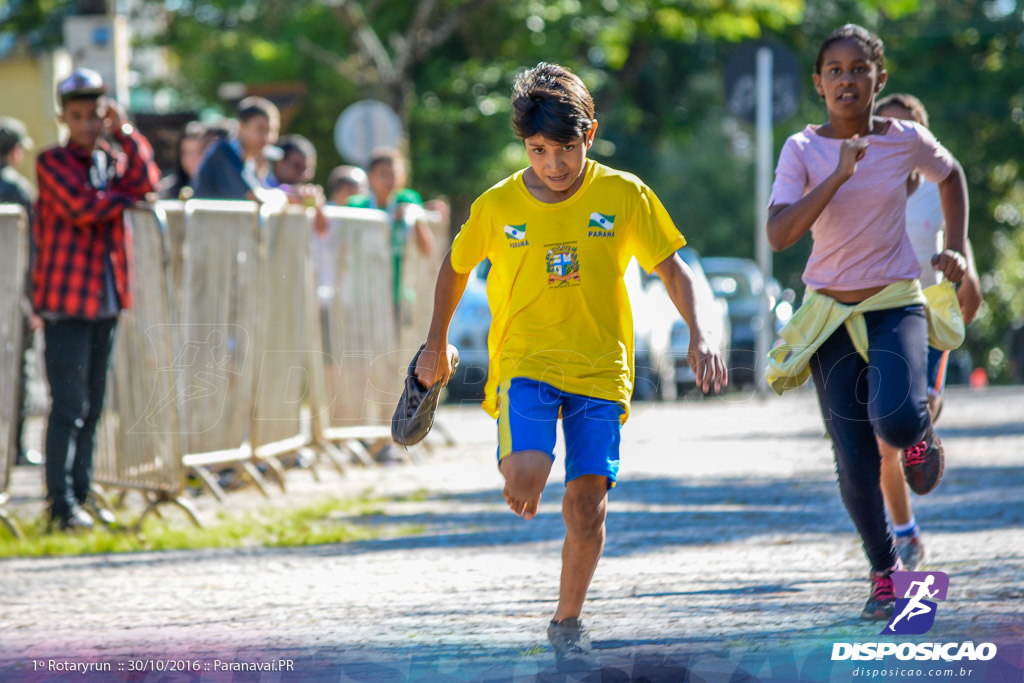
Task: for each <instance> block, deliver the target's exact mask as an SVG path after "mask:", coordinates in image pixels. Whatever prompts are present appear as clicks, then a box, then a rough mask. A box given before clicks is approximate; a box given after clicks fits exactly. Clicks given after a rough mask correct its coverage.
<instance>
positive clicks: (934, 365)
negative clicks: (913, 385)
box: [928, 346, 949, 396]
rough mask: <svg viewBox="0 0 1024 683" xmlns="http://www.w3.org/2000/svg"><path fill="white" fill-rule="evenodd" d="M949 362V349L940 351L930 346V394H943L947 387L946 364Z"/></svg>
mask: <svg viewBox="0 0 1024 683" xmlns="http://www.w3.org/2000/svg"><path fill="white" fill-rule="evenodd" d="M948 364H949V351H939V350H938V349H933V348H932V347H930V346H929V347H928V395H929V396H942V390H943V389H945V388H946V366H947V365H948Z"/></svg>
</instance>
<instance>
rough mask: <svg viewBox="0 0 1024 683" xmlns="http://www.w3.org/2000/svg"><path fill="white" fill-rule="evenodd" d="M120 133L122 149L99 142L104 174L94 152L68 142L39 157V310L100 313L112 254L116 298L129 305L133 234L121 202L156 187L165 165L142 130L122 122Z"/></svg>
mask: <svg viewBox="0 0 1024 683" xmlns="http://www.w3.org/2000/svg"><path fill="white" fill-rule="evenodd" d="M115 138H116V140H117V142H118V143H119V144H120V145H121V147H122V148H123V149H124V152H123V153H122V152H119V151H115V150H113V149H111V148H110V146H109V145H107V143H106V142H100V144H99V147H98V149H97V150H96V151H97V153H99V154H101V155H103V156H104V157H105V161H106V166H107V172H106V173H105V174H102V175H105V177H101V173H100V172H99V168H98V167H97V165H96V164H95V163H94V158H93V153H92V152H91V151H89V150H85V149H82V148H81V147H78V146H76V145H74V144H73V143H70V142H69V143H68V144H67V145H65V146H64V147H52V148H50V149H47V150H45V151H43V152H42V153H41V154H40V155H39V158H38V159H37V160H36V173H37V174H38V179H39V198H38V199H37V200H36V211H35V217H34V221H33V225H32V230H33V234H34V236H35V241H36V245H37V246H36V248H37V251H36V258H35V260H34V262H33V264H32V305H33V307H34V308H35V310H36V311H38V312H50V313H59V314H62V315H67V316H71V317H74V318H86V319H93V318H95V317H96V316H97V314H98V313H99V311H100V305H101V297H102V296H103V292H104V277H105V270H106V259H107V258H108V257H109V259H110V264H111V266H112V269H113V274H114V287H115V289H116V290H117V296H118V301H119V302H120V304H121V307H122V308H129V307H131V302H132V297H131V272H132V263H131V259H132V249H131V234H130V233H128V232H127V231H126V230H125V227H124V209H125V207H127V206H130V205H131V204H133V203H134V202H136V201H139V200H141V199H143V198H144V197H145V195H146V193H148V192H152V191H154V189H155V188H156V186H157V183H158V182H159V179H160V172H159V170H158V169H157V167H156V164H155V163H153V149H152V147H150V146H149V141H147V140H146V138H145V137H144V136H143V135H142V134H141V133H139V132H138V131H135V130H134V129H131V132H130V133H129V134H125V133H124V132H123V131H121V130H119V131H117V134H116V136H115Z"/></svg>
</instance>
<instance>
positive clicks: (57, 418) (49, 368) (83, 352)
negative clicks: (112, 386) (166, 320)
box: [43, 318, 117, 515]
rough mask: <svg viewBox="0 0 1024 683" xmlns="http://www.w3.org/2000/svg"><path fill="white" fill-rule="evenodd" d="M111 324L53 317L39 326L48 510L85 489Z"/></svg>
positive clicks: (62, 506) (63, 506)
mask: <svg viewBox="0 0 1024 683" xmlns="http://www.w3.org/2000/svg"><path fill="white" fill-rule="evenodd" d="M116 325H117V319H116V318H111V319H109V320H95V321H93V320H58V321H55V322H51V321H47V322H46V325H45V327H44V328H43V333H44V335H45V339H46V352H45V357H46V376H47V379H48V380H49V383H50V398H51V406H50V417H49V419H48V420H47V423H46V493H47V496H46V497H47V498H48V499H49V501H50V510H51V514H53V515H65V514H67V513H68V511H69V510H70V509H71V507H72V506H73V505H74V504H75V503H76V502H78V503H82V502H85V499H86V497H87V496H88V495H89V485H90V483H91V480H92V451H93V444H94V441H95V436H96V424H97V423H98V422H99V419H100V414H101V413H102V412H103V395H104V394H105V393H106V388H107V366H108V365H109V359H110V350H111V347H112V346H113V344H114V329H115V327H116ZM69 459H70V460H71V476H70V477H68V460H69ZM69 479H70V483H71V486H70V487H69V486H68V480H69Z"/></svg>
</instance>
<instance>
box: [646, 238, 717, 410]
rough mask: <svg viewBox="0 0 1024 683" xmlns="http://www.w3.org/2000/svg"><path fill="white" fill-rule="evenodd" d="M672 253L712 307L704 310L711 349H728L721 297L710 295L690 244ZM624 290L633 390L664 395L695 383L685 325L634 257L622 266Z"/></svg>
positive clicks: (678, 392) (660, 285)
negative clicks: (628, 308)
mask: <svg viewBox="0 0 1024 683" xmlns="http://www.w3.org/2000/svg"><path fill="white" fill-rule="evenodd" d="M678 254H679V256H680V258H682V259H683V261H684V262H685V263H686V264H687V265H688V266H689V267H690V270H692V271H693V274H694V277H695V285H696V286H697V287H698V288H701V289H703V290H704V293H705V295H706V296H707V298H709V299H711V300H712V302H713V303H712V306H713V310H712V311H710V312H709V313H708V314H707V315H706V316H705V319H706V320H709V321H710V323H709V329H708V330H707V332H708V335H709V337H710V338H711V340H712V343H713V344H715V347H716V349H717V350H719V351H720V352H722V353H723V354H728V352H729V346H730V342H729V337H730V328H729V317H728V314H727V305H726V303H725V300H724V299H721V298H719V297H715V296H714V294H713V292H712V290H711V287H710V285H709V284H708V281H707V278H706V277H705V275H704V269H703V268H702V266H701V260H700V257H699V255H698V254H697V251H696V250H694V249H693V248H692V247H683V248H682V249H680V250H679V251H678ZM626 290H627V291H628V292H629V300H630V306H631V307H632V308H633V336H634V346H635V369H636V378H635V383H634V391H633V395H634V396H635V397H636V398H638V399H641V400H645V399H647V400H650V399H661V400H666V399H672V398H675V397H677V396H680V395H682V394H684V393H685V392H687V391H689V390H692V389H693V388H695V386H696V378H695V376H694V374H693V371H692V370H691V369H690V367H689V365H688V364H687V361H686V359H687V354H688V352H689V346H690V330H689V328H688V327H687V325H686V322H685V321H684V320H683V318H682V316H681V315H679V311H678V310H677V309H676V307H675V304H673V303H672V299H671V298H670V297H669V295H668V291H667V290H666V289H665V285H664V284H663V283H662V281H661V278H659V277H658V276H657V275H656V274H651V273H647V272H645V271H644V270H643V269H642V268H640V266H639V264H638V263H637V262H636V260H635V259H634V260H633V261H631V262H630V264H629V267H628V268H627V270H626Z"/></svg>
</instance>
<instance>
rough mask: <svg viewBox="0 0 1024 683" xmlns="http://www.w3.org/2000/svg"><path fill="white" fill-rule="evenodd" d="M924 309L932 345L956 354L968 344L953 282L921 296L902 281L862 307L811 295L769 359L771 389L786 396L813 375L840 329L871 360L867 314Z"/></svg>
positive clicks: (915, 287)
mask: <svg viewBox="0 0 1024 683" xmlns="http://www.w3.org/2000/svg"><path fill="white" fill-rule="evenodd" d="M917 304H924V305H925V310H926V311H927V314H928V344H929V345H931V346H933V347H934V348H936V349H939V350H940V351H948V350H952V349H955V348H957V347H958V346H960V344H962V343H963V341H964V319H963V316H962V315H961V313H960V303H959V302H958V301H957V298H956V289H954V288H953V283H951V282H950V281H949V280H943V281H942V282H940V283H939V284H937V285H934V286H932V287H929V288H928V289H925V290H922V289H921V284H920V283H919V282H918V281H917V280H900V281H899V282H894V283H892V284H891V285H888V286H887V287H886V288H885V289H883V290H882V291H880V292H878V293H877V294H875V295H874V296H871V297H868V298H867V299H865V300H864V301H861V302H860V303H858V304H842V303H839V302H838V301H836V300H835V299H833V298H832V297H829V296H826V295H824V294H820V293H819V292H817V291H816V290H813V289H808V290H807V296H806V298H805V299H804V303H803V305H802V306H800V309H799V310H798V311H797V312H796V314H794V315H793V318H792V320H790V321H789V324H787V325H786V326H785V327H784V328H782V330H781V331H780V332H779V337H781V339H782V343H781V344H780V345H778V346H776V347H775V348H774V349H772V350H771V351H770V352H769V353H768V375H767V379H768V384H769V386H771V388H772V390H773V391H774V392H775V393H777V394H779V395H782V393H783V392H786V391H789V390H790V389H795V388H797V387H798V386H800V385H801V384H803V383H804V382H806V381H807V378H808V377H810V375H811V369H810V365H809V364H810V360H811V356H812V355H814V352H815V351H817V350H818V347H819V346H821V345H822V344H824V343H825V340H827V339H828V338H829V337H830V336H832V333H834V332H835V331H836V330H837V329H839V326H840V325H845V326H846V331H847V333H848V334H849V335H850V339H851V341H852V342H853V346H854V348H855V349H857V353H859V354H860V356H861V358H863V359H864V361H865V362H867V360H868V328H867V323H866V322H865V320H864V314H865V313H868V312H870V311H884V310H886V309H890V308H899V307H901V306H914V305H917Z"/></svg>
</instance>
